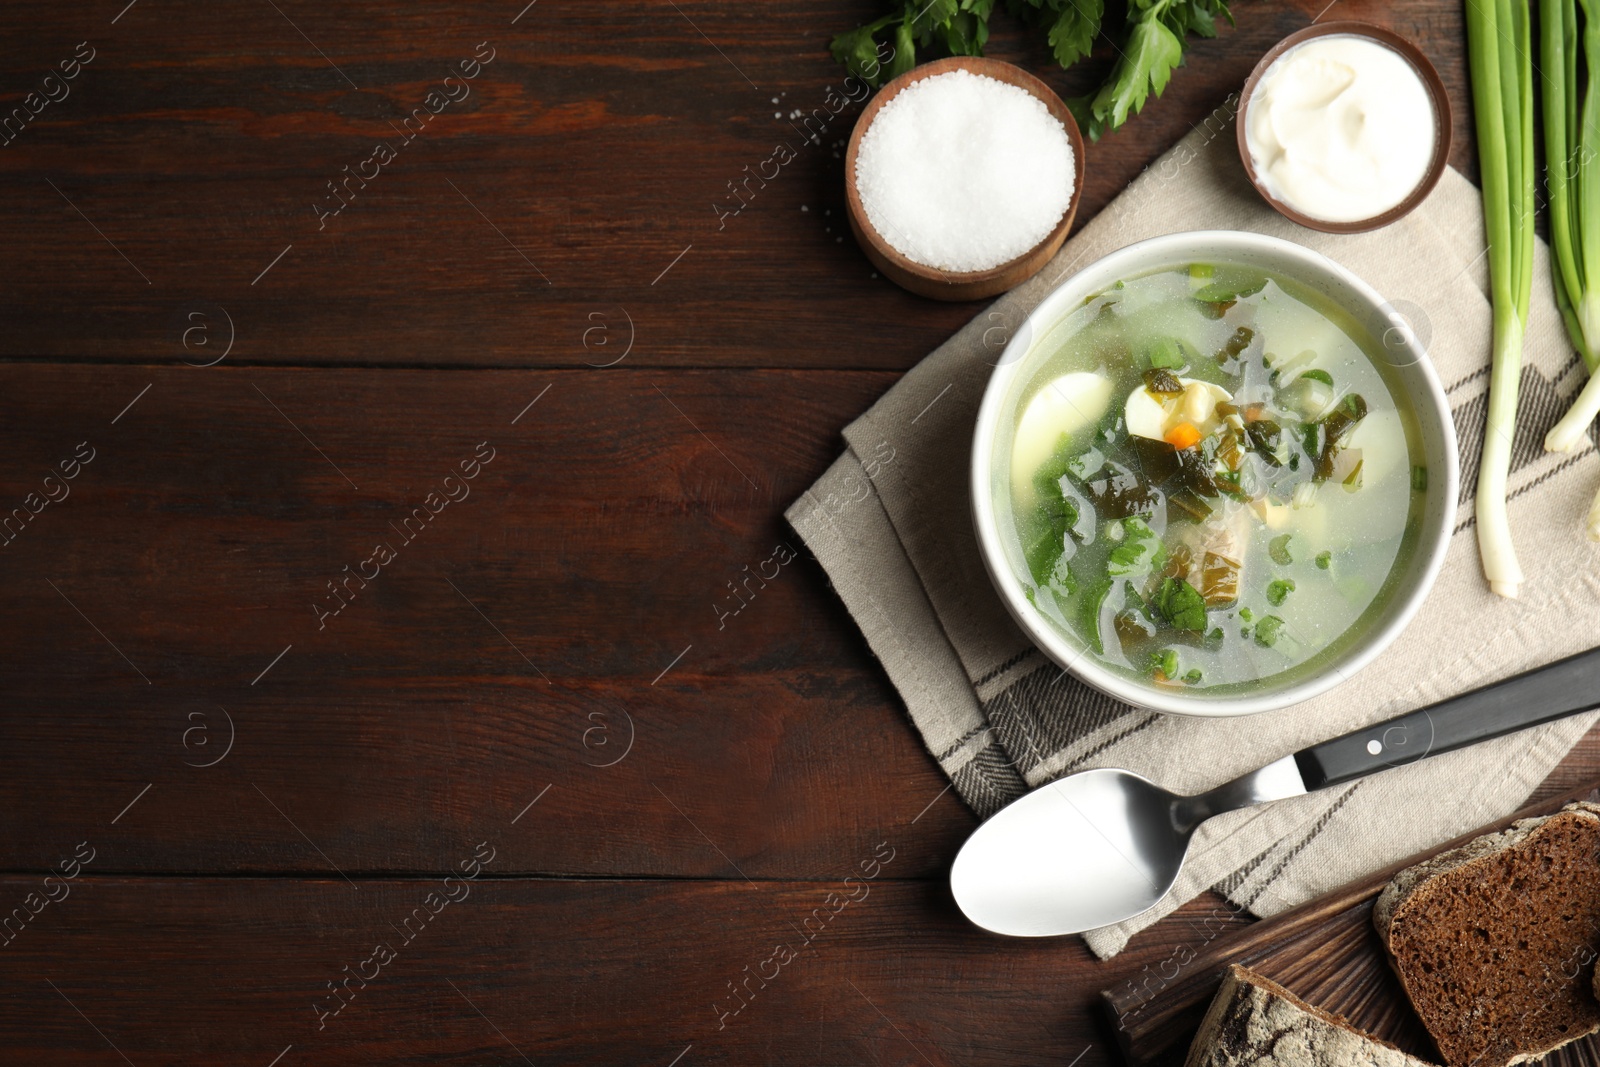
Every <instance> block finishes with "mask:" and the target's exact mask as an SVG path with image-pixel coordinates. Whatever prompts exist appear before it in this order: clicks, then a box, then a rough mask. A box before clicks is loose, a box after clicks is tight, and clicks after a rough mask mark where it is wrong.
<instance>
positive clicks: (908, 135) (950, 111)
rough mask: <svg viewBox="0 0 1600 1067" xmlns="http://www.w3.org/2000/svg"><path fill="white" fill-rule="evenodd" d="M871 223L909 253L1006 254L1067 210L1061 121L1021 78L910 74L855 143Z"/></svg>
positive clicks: (957, 261)
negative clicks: (913, 76) (1023, 85)
mask: <svg viewBox="0 0 1600 1067" xmlns="http://www.w3.org/2000/svg"><path fill="white" fill-rule="evenodd" d="M855 181H856V190H857V192H858V193H859V194H860V196H861V206H862V208H863V210H864V211H865V212H866V216H867V219H868V221H869V222H871V223H872V227H873V229H875V230H877V231H878V233H879V234H881V235H882V236H883V237H884V239H885V240H887V241H888V242H889V244H891V245H892V246H894V248H895V249H896V250H897V251H899V252H900V253H901V254H902V255H904V256H905V257H906V258H907V259H910V260H913V261H914V262H917V263H921V264H923V265H924V266H929V267H935V268H938V269H940V270H948V271H958V272H971V271H981V270H988V269H990V268H992V267H998V266H1000V265H1001V264H1002V263H1006V262H1009V261H1010V260H1013V259H1015V258H1017V257H1018V256H1020V255H1022V254H1023V253H1024V252H1027V251H1028V250H1029V249H1031V248H1033V247H1034V246H1035V245H1037V244H1038V243H1039V242H1040V241H1043V240H1044V239H1045V237H1046V236H1048V235H1049V233H1050V231H1051V230H1053V229H1055V227H1056V224H1057V223H1059V222H1060V221H1061V217H1062V216H1063V215H1064V214H1066V211H1067V208H1068V206H1069V205H1070V204H1071V201H1072V191H1073V184H1074V171H1073V158H1072V143H1071V142H1070V141H1069V140H1068V139H1067V131H1066V127H1064V126H1063V125H1062V124H1061V122H1060V121H1059V120H1058V119H1056V117H1055V116H1053V115H1051V114H1050V110H1049V109H1048V108H1047V107H1045V105H1044V103H1043V101H1041V100H1039V98H1038V97H1036V96H1034V95H1033V94H1032V93H1030V92H1028V91H1027V90H1025V89H1022V88H1019V87H1017V86H1015V85H1009V84H1007V83H1005V82H1002V81H999V80H997V79H995V78H990V77H987V76H986V75H981V74H973V73H971V72H970V71H965V70H955V71H951V72H950V73H948V74H937V75H934V76H933V77H931V78H924V79H922V80H921V81H917V82H913V83H912V84H911V85H908V86H907V87H906V88H904V89H902V90H901V91H900V92H899V93H896V94H895V95H894V96H893V97H892V98H890V99H889V101H888V102H887V103H885V104H884V105H883V108H882V109H881V110H880V111H879V112H878V114H877V115H876V116H875V117H874V118H873V120H872V124H871V125H870V126H868V127H867V130H866V133H865V134H863V135H862V138H861V146H860V149H859V150H858V151H857V154H856V170H855Z"/></svg>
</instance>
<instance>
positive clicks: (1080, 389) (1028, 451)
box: [1011, 371, 1111, 505]
mask: <svg viewBox="0 0 1600 1067" xmlns="http://www.w3.org/2000/svg"><path fill="white" fill-rule="evenodd" d="M1110 406H1111V379H1109V378H1107V377H1106V376H1105V375H1103V374H1096V373H1095V372H1094V371H1073V372H1072V373H1071V374H1063V375H1061V377H1059V378H1056V379H1054V380H1053V381H1050V382H1048V383H1046V384H1045V386H1044V388H1042V389H1040V390H1039V391H1038V392H1037V393H1034V394H1033V397H1032V398H1031V399H1030V400H1029V401H1028V406H1027V407H1026V408H1024V409H1023V412H1022V418H1021V419H1019V420H1018V422H1017V433H1016V436H1015V438H1013V440H1012V444H1011V494H1012V496H1013V498H1015V500H1016V501H1017V502H1018V503H1021V504H1024V505H1026V504H1029V503H1031V502H1032V501H1033V475H1034V472H1036V471H1037V470H1038V469H1039V467H1040V466H1041V465H1043V464H1044V462H1045V461H1046V460H1048V459H1049V458H1050V457H1051V456H1053V455H1055V453H1056V449H1057V448H1059V447H1060V445H1061V438H1062V437H1063V436H1064V435H1067V434H1075V433H1079V432H1081V431H1083V430H1087V429H1089V428H1091V427H1093V426H1097V425H1099V423H1100V420H1101V419H1102V418H1103V417H1105V413H1106V409H1108V408H1109V407H1110Z"/></svg>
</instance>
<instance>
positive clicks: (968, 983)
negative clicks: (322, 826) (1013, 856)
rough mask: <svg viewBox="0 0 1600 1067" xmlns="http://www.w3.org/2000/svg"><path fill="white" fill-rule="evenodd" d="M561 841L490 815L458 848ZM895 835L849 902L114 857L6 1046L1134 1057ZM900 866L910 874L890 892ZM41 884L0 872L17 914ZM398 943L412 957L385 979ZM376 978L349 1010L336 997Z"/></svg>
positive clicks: (298, 1052) (792, 893) (45, 1052)
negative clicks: (201, 873)
mask: <svg viewBox="0 0 1600 1067" xmlns="http://www.w3.org/2000/svg"><path fill="white" fill-rule="evenodd" d="M537 832H539V830H538V827H537V826H536V825H528V824H527V823H526V822H525V823H524V824H522V825H520V826H518V827H516V828H515V829H513V828H509V827H507V826H506V825H505V823H504V822H503V820H500V819H498V818H495V819H486V820H484V822H483V823H481V824H480V825H479V826H478V827H475V833H474V835H468V836H467V837H463V838H462V839H461V840H460V842H459V843H458V845H457V847H458V850H459V855H460V856H461V857H462V858H463V859H466V858H470V857H471V856H472V855H473V853H474V848H475V846H476V845H477V844H478V842H479V841H484V840H487V841H488V842H489V844H490V847H495V846H498V845H500V844H501V843H502V842H504V841H507V840H509V839H510V838H511V837H513V836H515V835H516V834H518V833H537ZM474 836H476V837H477V840H473V837H474ZM885 836H886V837H887V838H889V839H890V841H889V843H888V844H887V845H882V844H881V843H882V840H883V839H878V840H874V841H871V842H868V843H865V844H864V846H863V849H862V851H861V852H860V854H859V855H858V856H856V857H855V858H853V859H851V860H849V861H847V862H846V863H845V864H843V865H841V867H840V869H839V870H838V871H837V872H835V873H836V875H837V879H836V881H835V882H834V883H832V884H829V885H816V884H805V883H801V884H795V883H767V884H762V885H759V886H749V885H745V884H743V883H739V882H732V883H729V882H709V883H708V882H681V881H678V882H672V881H669V882H658V881H623V882H617V881H559V880H557V881H548V880H547V881H524V880H507V879H491V878H488V877H487V876H485V877H484V878H481V879H480V880H478V881H477V882H475V883H472V884H467V885H459V884H452V885H451V886H450V887H448V891H449V892H450V893H452V894H453V895H454V896H455V897H457V898H460V899H458V900H456V901H455V902H451V903H446V904H438V903H437V902H436V903H435V904H434V905H433V907H436V908H437V909H438V910H437V914H431V909H430V908H429V907H428V906H427V904H426V901H427V894H428V893H430V892H437V893H440V894H441V898H442V896H443V893H444V892H445V891H446V889H445V887H444V886H443V883H442V882H441V881H440V880H437V879H435V880H427V881H420V880H419V881H397V880H387V879H384V880H364V881H362V882H360V883H359V886H360V887H359V889H352V888H351V887H350V886H349V885H347V884H345V883H344V882H342V881H339V880H338V879H334V880H332V881H306V880H299V879H296V880H292V881H286V880H282V879H265V880H263V879H237V878H228V879H198V880H194V879H160V878H139V879H124V878H107V877H102V876H96V875H94V874H93V873H92V872H93V867H94V865H97V864H98V862H99V860H98V859H96V860H95V863H94V864H91V865H90V867H89V868H88V869H87V871H86V872H85V873H83V874H81V875H80V876H79V877H78V878H77V879H76V880H74V881H73V882H70V883H67V885H68V888H69V891H70V895H69V896H67V897H66V899H64V900H62V901H61V902H60V903H56V904H50V905H47V906H45V907H44V909H43V910H42V911H41V912H40V913H39V914H38V915H37V916H36V917H35V918H34V919H33V920H32V922H31V923H29V924H28V925H27V926H25V927H24V928H23V929H22V931H21V933H20V934H18V935H16V936H15V939H14V940H13V941H11V942H10V943H9V944H7V945H6V947H5V949H4V955H3V957H0V969H3V973H4V976H5V982H6V989H7V995H6V996H5V997H4V998H0V1034H4V1035H5V1047H6V1049H7V1054H8V1055H9V1056H14V1057H17V1058H18V1060H19V1061H21V1060H23V1059H25V1061H26V1062H28V1063H32V1064H41V1065H47V1064H69V1063H70V1064H73V1065H75V1067H76V1065H82V1064H101V1063H104V1064H116V1063H122V1062H123V1061H122V1060H121V1059H119V1057H118V1051H120V1053H121V1054H123V1055H125V1056H126V1057H127V1059H128V1061H131V1062H133V1063H135V1064H138V1065H139V1067H163V1065H178V1064H193V1063H196V1062H205V1063H229V1064H232V1063H240V1064H258V1065H259V1067H267V1065H268V1064H270V1063H272V1062H273V1057H275V1056H277V1055H279V1053H280V1052H281V1051H282V1050H284V1049H285V1048H289V1047H291V1046H292V1050H291V1051H290V1052H288V1053H287V1054H286V1055H285V1057H284V1059H283V1061H282V1065H280V1067H284V1065H308V1067H309V1065H318V1064H347V1063H394V1064H410V1063H429V1064H457V1065H462V1067H466V1065H468V1064H474V1065H481V1064H484V1063H492V1064H511V1063H518V1064H522V1063H528V1062H531V1063H568V1064H620V1063H646V1064H660V1065H662V1067H666V1065H667V1064H670V1063H672V1062H674V1057H678V1056H680V1055H682V1056H683V1058H682V1059H681V1060H680V1061H677V1062H679V1063H680V1064H683V1065H688V1064H750V1063H765V1064H771V1065H775V1067H776V1065H785V1064H795V1065H801V1064H804V1065H806V1067H817V1065H825V1064H862V1063H877V1064H895V1065H910V1064H935V1065H938V1067H944V1065H946V1064H951V1065H954V1064H961V1065H965V1067H984V1065H990V1064H992V1065H996V1067H998V1065H1006V1067H1018V1065H1022V1064H1035V1063H1037V1064H1045V1063H1056V1064H1065V1063H1068V1062H1072V1061H1073V1060H1074V1057H1079V1056H1081V1059H1078V1060H1077V1061H1076V1062H1077V1063H1078V1064H1079V1067H1101V1065H1104V1064H1107V1063H1110V1062H1112V1060H1113V1056H1114V1053H1113V1052H1112V1050H1111V1047H1110V1046H1109V1045H1108V1044H1107V1043H1105V1042H1104V1041H1102V1040H1100V1039H1099V1038H1098V1035H1097V1034H1096V1033H1095V1031H1094V1029H1093V1025H1092V1023H1091V1021H1090V1018H1089V1016H1088V1002H1087V999H1086V997H1085V996H1084V995H1082V990H1081V988H1075V986H1081V983H1079V982H1075V978H1076V977H1077V976H1079V975H1081V974H1082V973H1083V968H1084V967H1085V966H1087V965H1088V961H1087V958H1086V957H1087V953H1086V950H1085V949H1084V948H1083V946H1082V944H1081V943H1078V942H1076V941H1071V940H1069V941H1063V942H1052V943H1037V942H1035V943H1029V944H1019V943H1016V942H1010V941H1001V940H998V939H994V938H990V937H987V936H985V935H983V934H981V933H980V932H978V931H976V930H974V929H972V928H970V927H968V926H966V925H965V923H964V922H963V921H962V920H961V919H960V917H959V915H957V914H955V913H954V907H953V905H952V904H951V903H950V902H949V900H948V898H947V896H945V895H942V894H940V893H938V892H936V891H934V890H933V889H932V888H931V887H929V886H927V885H925V884H921V883H916V882H904V881H894V880H891V876H892V873H893V872H894V870H895V868H896V867H897V866H898V865H899V864H900V863H901V862H902V858H903V857H904V853H903V851H902V852H894V851H893V850H894V844H893V839H894V838H895V837H896V833H895V831H893V830H889V831H886V832H885ZM880 846H881V848H882V849H886V850H887V851H880ZM69 848H70V846H69ZM875 854H876V855H883V856H892V857H893V858H892V860H891V862H889V864H888V865H887V866H880V867H879V871H880V874H879V879H878V880H875V881H869V880H865V879H864V878H863V874H862V869H861V867H860V866H859V864H860V863H861V862H863V861H870V860H871V859H872V857H873V856H874V855H875ZM499 862H500V861H499V859H498V858H497V859H495V860H494V862H493V863H492V864H490V866H489V868H488V869H489V870H492V869H493V868H494V867H497V866H498V865H499ZM851 875H854V876H855V880H854V881H853V882H852V883H850V884H849V885H846V884H845V883H844V882H843V879H844V878H845V877H847V876H851ZM39 886H40V880H39V879H38V878H30V879H11V878H8V879H4V880H0V900H4V901H6V902H7V903H8V905H9V903H10V902H12V901H14V900H15V901H17V902H19V903H20V901H21V900H22V899H24V897H25V895H26V894H27V893H29V892H33V891H35V890H36V889H37V888H38V887H39ZM56 892H58V893H59V892H61V890H60V889H56ZM830 893H832V894H835V895H836V899H830V897H829V894H830ZM839 894H854V895H855V896H856V897H857V899H856V900H855V901H853V902H850V903H845V904H840V903H838V900H843V899H845V897H843V896H839ZM418 908H422V909H423V911H424V914H429V915H430V918H429V920H428V921H426V922H423V921H422V920H421V919H420V918H413V917H412V916H413V913H414V909H418ZM835 908H837V909H838V910H837V911H835V910H834V909H835ZM580 918H581V920H582V921H578V920H579V919H580ZM408 919H409V920H410V921H409V923H408ZM408 933H409V934H411V938H410V939H409V940H407V939H406V934H408ZM379 944H383V945H387V946H389V947H390V948H391V950H392V951H393V953H394V956H395V958H394V959H392V960H391V961H390V962H389V963H388V964H387V965H386V966H383V967H381V968H377V967H375V966H374V965H372V964H368V965H366V966H363V960H372V959H373V957H372V953H373V950H374V948H375V946H377V945H379ZM779 946H784V947H786V948H787V949H788V951H789V953H791V954H792V956H790V957H788V958H787V962H785V963H783V964H782V965H780V964H779V963H778V962H777V961H778V960H779V959H784V958H785V957H784V956H782V955H780V954H779ZM346 968H348V970H346ZM374 971H377V974H376V977H373V975H374ZM360 972H364V973H365V974H366V976H367V977H368V978H369V979H370V980H369V981H368V982H366V983H365V988H363V983H361V982H360V981H359V980H352V981H351V983H350V985H349V986H348V987H347V988H348V989H349V990H350V992H351V993H353V996H350V997H348V998H347V999H346V1006H345V1007H344V1008H343V1010H341V1011H339V1012H338V1013H337V1014H333V1013H332V1009H333V1008H334V1007H335V1005H337V1004H338V1003H339V1001H336V1000H335V999H334V996H333V994H332V993H331V992H330V990H329V986H328V983H330V982H341V981H342V980H343V979H344V978H345V977H346V975H348V974H352V973H360ZM761 974H764V975H765V976H766V980H765V981H763V980H762V979H761V978H760V977H759V975H761ZM52 986H53V988H52ZM735 986H737V987H739V989H740V992H739V994H738V996H736V995H735V992H734V987H735ZM69 1001H70V1003H69ZM741 1004H743V1005H744V1006H743V1007H742V1009H741V1008H740V1005H741ZM80 1012H81V1015H80V1014H79V1013H80ZM322 1012H326V1013H328V1014H327V1016H326V1017H324V1016H323V1015H322V1014H321V1013H322ZM91 1023H92V1026H91V1025H90V1024H91ZM319 1027H320V1028H319ZM112 1045H114V1046H115V1049H113V1048H112V1047H111V1046H112ZM690 1046H692V1051H689V1052H687V1054H685V1050H686V1049H689V1048H690ZM524 1057H526V1059H524Z"/></svg>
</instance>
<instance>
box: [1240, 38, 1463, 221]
mask: <svg viewBox="0 0 1600 1067" xmlns="http://www.w3.org/2000/svg"><path fill="white" fill-rule="evenodd" d="M1436 125H1437V120H1436V117H1435V115H1434V109H1433V102H1432V99H1431V98H1430V97H1429V95H1428V90H1427V87H1426V86H1425V85H1424V84H1423V81H1422V77H1421V75H1419V74H1418V73H1417V71H1416V68H1414V67H1413V66H1412V65H1411V64H1410V63H1409V62H1407V61H1406V59H1405V58H1404V57H1402V56H1401V55H1400V54H1399V53H1398V52H1396V51H1395V50H1394V49H1392V48H1389V47H1387V46H1385V45H1382V44H1380V43H1378V42H1377V41H1374V40H1372V39H1370V38H1367V37H1361V36H1357V35H1354V34H1329V35H1327V36H1325V37H1316V38H1313V39H1311V40H1309V41H1306V42H1305V43H1304V44H1300V45H1296V46H1295V47H1293V48H1291V49H1289V50H1288V51H1287V52H1285V53H1284V54H1283V55H1281V56H1279V57H1278V59H1277V60H1275V61H1274V62H1273V64H1272V66H1270V67H1268V68H1267V70H1266V72H1265V73H1264V74H1263V75H1262V77H1261V80H1260V81H1259V82H1257V83H1256V87H1255V91H1254V92H1253V93H1251V95H1250V101H1249V106H1248V108H1247V109H1246V113H1245V142H1246V145H1247V147H1248V149H1249V152H1250V158H1251V163H1252V164H1253V165H1254V167H1255V171H1256V177H1257V178H1258V179H1259V180H1260V182H1261V183H1262V185H1264V186H1265V187H1266V189H1267V192H1268V193H1270V194H1271V195H1272V196H1273V197H1274V198H1276V199H1277V200H1279V201H1281V202H1282V203H1284V204H1286V205H1288V206H1289V207H1291V208H1294V209H1295V210H1297V211H1299V212H1301V213H1302V214H1305V215H1308V216H1310V217H1311V218H1314V219H1318V220H1321V221H1325V222H1358V221H1361V220H1364V219H1370V218H1373V217H1374V216H1377V215H1381V214H1383V213H1384V212H1385V211H1388V210H1389V209H1390V208H1392V207H1394V206H1396V205H1397V204H1399V203H1400V202H1401V201H1402V200H1404V199H1405V198H1406V197H1407V196H1409V195H1410V194H1411V191H1412V190H1413V189H1415V188H1416V187H1417V186H1418V185H1420V184H1421V183H1422V180H1423V178H1425V177H1426V176H1427V172H1428V164H1429V163H1430V162H1431V161H1432V159H1433V148H1434V144H1435V142H1436V141H1437V139H1438V130H1437V129H1436V128H1435V127H1436Z"/></svg>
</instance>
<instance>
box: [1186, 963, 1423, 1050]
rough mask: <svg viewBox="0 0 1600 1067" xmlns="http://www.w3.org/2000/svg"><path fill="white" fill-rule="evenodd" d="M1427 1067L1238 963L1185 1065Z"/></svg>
mask: <svg viewBox="0 0 1600 1067" xmlns="http://www.w3.org/2000/svg"><path fill="white" fill-rule="evenodd" d="M1269 1064H1270V1065H1277V1067H1427V1064H1426V1063H1425V1062H1424V1061H1422V1060H1419V1059H1417V1058H1416V1057H1414V1056H1408V1055H1406V1054H1405V1053H1404V1052H1401V1051H1400V1050H1399V1049H1397V1048H1395V1047H1394V1046H1393V1045H1390V1044H1388V1043H1387V1042H1384V1041H1379V1040H1378V1039H1377V1038H1375V1037H1369V1036H1368V1035H1366V1034H1363V1033H1362V1032H1361V1031H1359V1030H1357V1029H1355V1028H1354V1027H1352V1026H1351V1025H1350V1024H1349V1023H1348V1022H1346V1021H1345V1020H1343V1019H1341V1018H1339V1016H1337V1015H1330V1014H1328V1013H1327V1012H1325V1011H1322V1010H1320V1009H1318V1008H1313V1007H1312V1006H1311V1005H1309V1004H1307V1003H1306V1002H1305V1001H1303V1000H1301V999H1300V998H1299V997H1297V996H1295V995H1294V994H1293V993H1291V992H1289V991H1288V990H1287V989H1285V988H1283V986H1281V985H1279V984H1278V983H1277V982H1274V981H1272V980H1271V979H1269V978H1263V977H1262V976H1261V975H1259V974H1256V973H1255V972H1254V971H1251V970H1248V969H1246V968H1244V967H1240V966H1238V965H1237V964H1235V965H1234V966H1233V967H1230V968H1229V969H1228V974H1227V977H1225V978H1223V980H1222V988H1221V989H1219V990H1218V991H1217V996H1216V999H1215V1000H1213V1001H1212V1002H1211V1010H1210V1011H1208V1012H1206V1017H1205V1021H1204V1022H1202V1023H1201V1024H1200V1032H1199V1033H1198V1034H1196V1035H1195V1039H1194V1044H1193V1045H1191V1046H1189V1058H1188V1059H1187V1060H1185V1061H1184V1067H1258V1065H1260V1067H1265V1065H1269Z"/></svg>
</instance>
